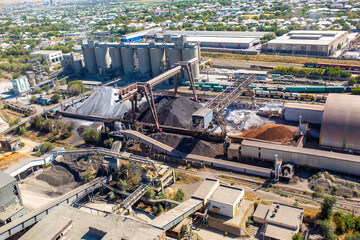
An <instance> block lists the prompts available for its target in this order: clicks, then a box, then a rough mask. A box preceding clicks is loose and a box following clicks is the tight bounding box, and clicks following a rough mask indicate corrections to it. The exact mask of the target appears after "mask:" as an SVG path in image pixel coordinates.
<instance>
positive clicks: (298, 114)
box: [284, 103, 324, 124]
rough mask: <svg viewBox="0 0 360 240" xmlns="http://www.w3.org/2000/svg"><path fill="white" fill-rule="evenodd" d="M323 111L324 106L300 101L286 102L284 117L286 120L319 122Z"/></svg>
mask: <svg viewBox="0 0 360 240" xmlns="http://www.w3.org/2000/svg"><path fill="white" fill-rule="evenodd" d="M323 113H324V106H322V105H311V104H301V103H286V104H285V108H284V118H285V120H286V121H294V122H299V121H300V118H301V121H302V122H308V123H314V124H321V121H322V118H323Z"/></svg>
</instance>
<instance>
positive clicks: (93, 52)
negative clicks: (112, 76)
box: [82, 41, 199, 80]
mask: <svg viewBox="0 0 360 240" xmlns="http://www.w3.org/2000/svg"><path fill="white" fill-rule="evenodd" d="M82 48H83V53H84V61H85V68H86V69H87V71H88V73H90V74H96V73H99V69H109V70H111V71H113V72H117V73H120V72H123V73H124V74H126V75H129V74H133V73H135V72H137V71H138V72H139V73H140V74H141V75H142V76H152V77H155V76H158V75H159V74H161V73H162V72H163V71H165V70H167V69H170V68H172V67H173V66H174V65H175V64H176V63H178V62H180V61H189V60H191V59H193V58H199V48H198V46H197V45H196V44H187V43H186V44H183V45H180V46H179V45H175V44H171V43H169V44H154V43H139V44H134V43H98V44H94V42H92V41H89V42H88V43H87V44H83V47H82ZM193 74H194V78H195V79H198V78H199V63H198V62H196V63H195V64H194V65H193ZM180 78H185V79H186V80H188V79H189V76H188V74H187V73H186V72H182V73H181V74H180Z"/></svg>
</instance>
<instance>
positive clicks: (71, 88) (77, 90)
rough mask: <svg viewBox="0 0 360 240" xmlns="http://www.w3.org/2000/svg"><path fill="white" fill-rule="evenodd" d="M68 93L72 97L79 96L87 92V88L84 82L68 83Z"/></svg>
mask: <svg viewBox="0 0 360 240" xmlns="http://www.w3.org/2000/svg"><path fill="white" fill-rule="evenodd" d="M67 91H68V93H69V94H70V96H78V95H80V94H81V93H83V92H84V91H85V86H84V83H83V82H82V81H71V82H69V83H68V87H67Z"/></svg>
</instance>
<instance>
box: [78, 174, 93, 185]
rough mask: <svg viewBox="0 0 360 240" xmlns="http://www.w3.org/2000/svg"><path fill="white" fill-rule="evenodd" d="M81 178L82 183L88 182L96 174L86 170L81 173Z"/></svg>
mask: <svg viewBox="0 0 360 240" xmlns="http://www.w3.org/2000/svg"><path fill="white" fill-rule="evenodd" d="M80 179H81V182H82V183H88V182H91V181H92V180H94V179H95V175H94V174H92V173H91V172H90V171H86V172H84V173H82V174H81V175H80Z"/></svg>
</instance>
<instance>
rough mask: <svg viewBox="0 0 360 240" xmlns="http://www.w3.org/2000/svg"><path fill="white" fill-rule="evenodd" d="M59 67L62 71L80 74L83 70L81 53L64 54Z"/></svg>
mask: <svg viewBox="0 0 360 240" xmlns="http://www.w3.org/2000/svg"><path fill="white" fill-rule="evenodd" d="M61 66H62V67H63V69H66V70H69V71H71V72H73V73H75V74H80V73H82V72H83V70H84V57H83V55H82V54H81V53H69V54H64V55H63V60H62V61H61Z"/></svg>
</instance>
